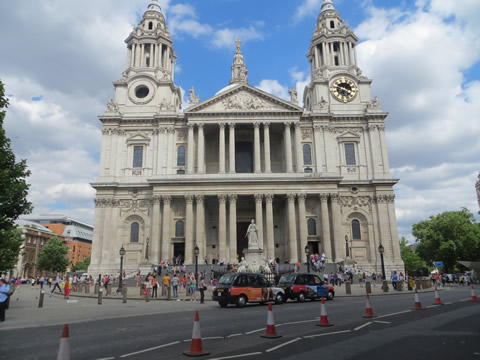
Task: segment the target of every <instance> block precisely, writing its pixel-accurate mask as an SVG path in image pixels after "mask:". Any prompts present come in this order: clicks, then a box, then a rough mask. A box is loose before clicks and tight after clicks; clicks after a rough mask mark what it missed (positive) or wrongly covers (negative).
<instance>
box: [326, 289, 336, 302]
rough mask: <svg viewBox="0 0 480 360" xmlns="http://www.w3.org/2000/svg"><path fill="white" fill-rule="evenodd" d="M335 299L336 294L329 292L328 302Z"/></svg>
mask: <svg viewBox="0 0 480 360" xmlns="http://www.w3.org/2000/svg"><path fill="white" fill-rule="evenodd" d="M334 297H335V294H334V292H333V291H329V292H328V296H327V300H333V298H334Z"/></svg>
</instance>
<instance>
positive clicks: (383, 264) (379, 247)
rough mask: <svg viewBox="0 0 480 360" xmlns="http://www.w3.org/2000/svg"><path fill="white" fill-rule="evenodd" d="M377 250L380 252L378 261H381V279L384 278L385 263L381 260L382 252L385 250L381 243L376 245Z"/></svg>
mask: <svg viewBox="0 0 480 360" xmlns="http://www.w3.org/2000/svg"><path fill="white" fill-rule="evenodd" d="M378 252H379V253H380V261H381V263H382V280H385V278H386V277H385V263H384V262H383V253H384V252H385V248H384V247H383V245H382V244H380V245H379V246H378Z"/></svg>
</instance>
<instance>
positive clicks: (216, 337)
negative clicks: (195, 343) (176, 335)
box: [183, 336, 224, 342]
mask: <svg viewBox="0 0 480 360" xmlns="http://www.w3.org/2000/svg"><path fill="white" fill-rule="evenodd" d="M216 339H224V337H223V336H210V337H204V338H202V340H216ZM183 341H184V342H187V341H190V340H183Z"/></svg>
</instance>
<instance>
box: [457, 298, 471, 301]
mask: <svg viewBox="0 0 480 360" xmlns="http://www.w3.org/2000/svg"><path fill="white" fill-rule="evenodd" d="M471 299H472V298H468V299H462V300H460V302H464V301H469V300H471Z"/></svg>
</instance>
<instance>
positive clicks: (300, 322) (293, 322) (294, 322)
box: [282, 319, 317, 325]
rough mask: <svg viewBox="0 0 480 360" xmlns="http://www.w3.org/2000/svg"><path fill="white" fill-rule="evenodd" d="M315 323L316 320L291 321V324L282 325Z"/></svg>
mask: <svg viewBox="0 0 480 360" xmlns="http://www.w3.org/2000/svg"><path fill="white" fill-rule="evenodd" d="M315 321H317V319H313V320H303V321H292V322H286V323H283V324H282V325H292V324H303V323H308V322H315Z"/></svg>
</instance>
